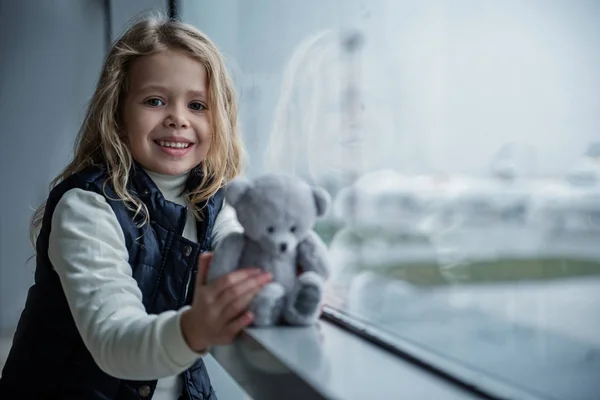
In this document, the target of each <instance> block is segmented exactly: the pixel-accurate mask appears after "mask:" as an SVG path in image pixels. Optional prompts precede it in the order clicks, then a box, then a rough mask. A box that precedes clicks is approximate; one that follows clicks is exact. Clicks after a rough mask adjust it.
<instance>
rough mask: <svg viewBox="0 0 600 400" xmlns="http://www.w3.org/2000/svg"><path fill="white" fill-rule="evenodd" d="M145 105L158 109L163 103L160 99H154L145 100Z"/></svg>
mask: <svg viewBox="0 0 600 400" xmlns="http://www.w3.org/2000/svg"><path fill="white" fill-rule="evenodd" d="M146 104H148V105H149V106H151V107H160V106H164V105H165V102H164V101H162V100H161V99H159V98H156V97H155V98H152V99H148V100H146Z"/></svg>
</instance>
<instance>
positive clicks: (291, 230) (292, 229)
mask: <svg viewBox="0 0 600 400" xmlns="http://www.w3.org/2000/svg"><path fill="white" fill-rule="evenodd" d="M290 232H292V233H294V232H296V226H295V225H294V226H292V227H291V228H290Z"/></svg>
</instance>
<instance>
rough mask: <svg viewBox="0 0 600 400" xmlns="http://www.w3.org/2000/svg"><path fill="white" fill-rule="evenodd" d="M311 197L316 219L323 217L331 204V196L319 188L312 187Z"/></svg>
mask: <svg viewBox="0 0 600 400" xmlns="http://www.w3.org/2000/svg"><path fill="white" fill-rule="evenodd" d="M312 191H313V196H314V198H315V206H316V208H317V217H322V216H324V215H325V213H326V212H327V210H328V209H329V203H331V196H330V195H329V193H327V191H326V190H325V189H323V188H320V187H314V188H313V189H312Z"/></svg>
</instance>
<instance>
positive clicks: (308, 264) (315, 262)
mask: <svg viewBox="0 0 600 400" xmlns="http://www.w3.org/2000/svg"><path fill="white" fill-rule="evenodd" d="M298 264H300V267H301V268H302V271H304V272H308V271H314V272H316V273H317V274H319V275H321V276H322V277H323V278H325V279H328V278H329V272H330V266H329V261H328V258H327V247H326V246H325V243H323V241H322V240H321V238H320V237H319V236H318V235H317V234H316V233H315V232H314V231H311V232H310V233H309V234H308V236H307V237H306V239H304V240H303V241H302V242H300V244H299V245H298Z"/></svg>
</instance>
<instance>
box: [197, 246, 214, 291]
mask: <svg viewBox="0 0 600 400" xmlns="http://www.w3.org/2000/svg"><path fill="white" fill-rule="evenodd" d="M212 258H213V255H212V253H210V252H204V253H202V254H200V255H199V256H198V272H197V273H196V287H198V286H202V285H205V284H206V274H207V272H208V267H209V266H210V262H211V261H212Z"/></svg>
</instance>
